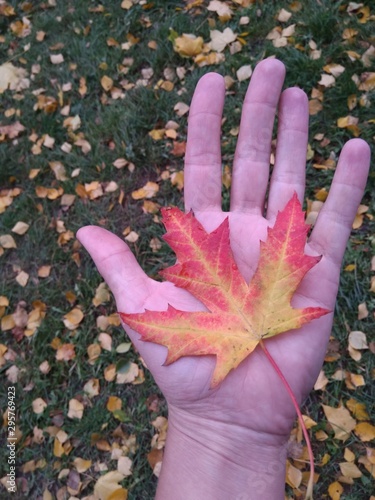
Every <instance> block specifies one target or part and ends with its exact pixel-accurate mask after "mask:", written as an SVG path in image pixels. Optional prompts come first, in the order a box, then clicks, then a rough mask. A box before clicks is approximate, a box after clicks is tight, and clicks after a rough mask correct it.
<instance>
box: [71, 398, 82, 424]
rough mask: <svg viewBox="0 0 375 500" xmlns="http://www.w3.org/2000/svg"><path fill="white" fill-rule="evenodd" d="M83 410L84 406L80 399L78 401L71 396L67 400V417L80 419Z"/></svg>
mask: <svg viewBox="0 0 375 500" xmlns="http://www.w3.org/2000/svg"><path fill="white" fill-rule="evenodd" d="M83 410H84V406H83V404H82V403H81V402H80V401H78V399H75V398H73V399H71V400H70V401H69V411H68V417H69V418H78V419H79V420H81V418H82V417H83Z"/></svg>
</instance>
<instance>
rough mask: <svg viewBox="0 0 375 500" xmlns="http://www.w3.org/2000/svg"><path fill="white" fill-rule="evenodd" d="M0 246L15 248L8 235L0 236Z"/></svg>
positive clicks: (11, 238) (11, 237) (14, 243)
mask: <svg viewBox="0 0 375 500" xmlns="http://www.w3.org/2000/svg"><path fill="white" fill-rule="evenodd" d="M0 246H2V247H3V248H17V245H16V242H15V241H14V238H13V236H11V235H10V234H4V235H3V236H0Z"/></svg>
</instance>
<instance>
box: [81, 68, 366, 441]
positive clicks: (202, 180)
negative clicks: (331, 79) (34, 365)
mask: <svg viewBox="0 0 375 500" xmlns="http://www.w3.org/2000/svg"><path fill="white" fill-rule="evenodd" d="M284 73H285V68H284V66H283V64H282V63H281V62H280V61H277V60H275V59H266V60H264V61H262V62H261V63H259V64H258V66H257V67H256V69H255V71H254V74H253V77H252V80H251V83H250V85H249V89H248V91H247V94H246V98H245V101H244V105H243V109H242V118H241V126H240V132H239V137H238V143H237V148H236V154H235V159H234V165H233V181H232V191H231V209H230V212H228V213H225V212H223V211H222V209H221V153H220V131H221V120H222V111H223V103H224V95H225V87H224V80H223V78H222V77H221V76H220V75H217V74H214V73H210V74H208V75H205V76H204V77H203V78H202V79H201V80H200V82H199V83H198V85H197V88H196V91H195V94H194V97H193V101H192V104H191V107H190V114H189V128H188V143H187V151H186V158H185V191H184V195H185V206H186V209H187V210H189V209H190V208H192V209H193V210H194V213H195V216H196V217H197V219H198V220H199V221H200V222H201V223H202V224H203V226H204V227H205V229H206V230H207V231H212V230H214V229H215V228H217V227H218V225H219V224H220V223H221V222H222V221H223V219H224V218H225V217H227V216H229V224H230V239H231V247H232V250H233V253H234V257H235V260H236V262H237V265H238V267H239V269H240V271H241V272H242V274H243V276H244V277H245V279H246V280H247V281H249V280H250V279H251V276H252V274H253V273H254V271H255V269H256V266H257V262H258V258H259V241H260V240H265V238H266V234H267V227H268V226H269V225H272V224H273V223H274V220H275V217H276V214H277V212H278V210H282V209H283V208H284V206H285V205H286V203H287V201H288V200H289V199H290V198H291V196H292V195H293V193H294V192H296V193H297V195H298V198H299V199H300V201H301V202H303V198H304V186H305V162H306V149H307V139H308V102H307V97H306V95H305V94H304V92H303V91H301V90H300V89H298V88H290V89H287V90H286V91H284V92H282V93H281V89H282V85H283V81H284ZM277 107H278V137H277V149H276V162H275V166H274V169H273V172H272V176H271V180H270V183H269V159H270V151H271V140H272V129H273V123H274V119H275V113H276V109H277ZM369 158H370V153H369V148H368V146H367V144H366V143H365V142H364V141H362V140H360V139H354V140H352V141H349V142H348V143H347V144H346V145H345V146H344V148H343V151H342V153H341V157H340V161H339V164H338V167H337V171H336V173H335V177H334V180H333V183H332V186H331V189H330V192H329V196H328V198H327V201H326V202H325V205H324V207H323V209H322V211H321V213H320V215H319V218H318V220H317V223H316V225H315V227H314V230H313V232H312V234H311V237H310V240H309V242H308V244H307V245H306V250H305V251H306V253H308V254H310V255H322V256H323V257H322V259H321V261H320V262H319V264H317V265H316V266H315V267H314V268H313V269H312V270H311V271H310V272H309V273H308V274H307V275H306V277H305V278H304V280H303V281H302V284H301V286H300V287H299V288H298V290H297V293H296V294H295V296H294V297H293V301H292V304H293V306H295V307H307V306H321V307H324V308H327V309H330V310H332V311H333V309H334V305H335V300H336V293H337V288H338V283H339V274H340V265H341V260H342V256H343V253H344V250H345V246H346V242H347V239H348V236H349V234H350V229H351V224H352V221H353V219H354V216H355V214H356V210H357V207H358V204H359V203H360V200H361V197H362V195H363V189H364V186H365V183H366V178H367V172H368V166H369ZM267 190H269V192H268V201H267V203H265V200H266V192H267ZM78 237H79V239H80V241H81V242H82V243H83V245H84V246H85V247H86V249H87V250H88V251H89V253H90V254H91V256H92V258H93V259H94V261H95V263H96V265H97V267H98V269H99V272H100V273H101V274H102V276H103V277H104V279H105V280H106V281H107V283H108V285H109V286H110V288H111V290H112V292H113V293H114V296H115V299H116V304H117V308H118V310H119V311H122V312H127V313H134V312H142V311H143V310H144V309H149V310H166V309H167V306H168V304H171V305H172V306H174V307H175V308H177V309H181V310H185V311H197V310H201V304H200V303H199V302H198V301H197V300H196V299H195V298H194V297H192V296H191V295H190V294H189V293H188V292H186V291H185V290H182V289H178V288H176V287H175V286H174V285H173V284H171V283H168V282H164V283H159V282H155V281H153V280H151V279H150V278H148V277H147V276H146V275H145V274H144V272H143V271H142V270H141V268H140V267H139V265H138V264H137V262H136V260H135V258H134V256H133V255H132V254H131V252H130V250H129V248H128V247H127V245H126V244H125V243H124V242H123V241H122V240H121V239H120V238H118V237H116V236H115V235H113V234H111V233H109V232H108V231H106V230H104V229H101V228H98V227H94V226H88V227H85V228H82V229H80V231H79V233H78ZM332 317H333V313H331V314H328V315H326V316H324V317H322V318H320V319H318V320H315V321H313V322H311V323H310V324H308V325H306V326H304V327H303V328H301V329H300V330H298V331H297V330H296V331H292V332H288V333H284V334H282V335H280V336H278V337H275V338H273V339H269V340H267V347H268V350H269V351H270V352H271V354H272V356H273V357H274V359H275V360H276V362H277V363H278V365H279V367H280V368H281V370H282V372H283V373H284V375H285V377H286V379H287V380H288V382H289V384H290V385H291V387H292V389H293V391H294V393H295V394H296V397H297V399H298V400H299V401H301V400H302V399H303V398H304V397H305V396H306V395H307V393H308V391H309V390H310V389H311V387H312V385H313V384H314V382H315V380H316V377H317V375H318V373H319V370H320V368H321V365H322V362H323V358H324V353H325V349H326V345H327V342H328V339H329V335H330V331H331V326H332ZM126 330H127V332H128V334H129V336H130V337H131V339H132V341H133V342H134V344H135V346H136V348H137V349H138V350H139V352H140V354H141V355H142V357H143V359H144V360H145V362H146V364H147V365H148V367H149V368H150V370H151V372H152V374H153V375H154V377H155V380H156V382H157V384H158V385H159V387H160V389H161V390H162V392H163V393H164V395H165V397H166V399H167V401H168V405H169V411H170V412H175V413H177V414H179V413H181V414H184V415H191V416H194V417H196V418H201V419H204V420H206V421H207V420H211V421H220V422H223V423H228V424H234V425H237V426H241V427H244V428H249V429H252V430H254V431H255V432H259V433H262V434H267V435H269V436H270V438H271V439H273V438H274V439H275V440H276V441H280V439H281V440H285V437H286V436H287V435H288V432H289V430H290V426H291V424H292V422H293V419H294V416H295V412H294V408H293V406H292V403H291V401H290V399H289V396H288V395H287V393H286V391H285V389H284V388H283V386H282V384H281V382H280V380H279V379H278V377H277V375H276V374H275V373H274V371H273V369H272V367H271V366H270V364H269V361H268V360H267V358H266V357H265V355H264V353H263V352H262V351H261V349H256V350H255V351H254V352H253V353H252V354H251V355H250V356H249V357H248V358H247V359H246V360H244V361H243V362H242V363H241V364H240V365H239V367H238V368H236V369H235V370H233V371H232V372H231V373H230V374H229V375H228V377H227V378H226V379H225V380H224V381H223V382H222V384H221V385H220V386H219V387H218V388H216V389H210V388H209V384H210V379H211V375H212V372H213V369H214V366H215V357H214V356H196V357H193V356H192V357H186V358H182V359H180V360H178V361H176V362H175V363H173V364H171V365H169V366H163V363H164V361H165V358H166V348H165V347H163V346H160V345H157V344H153V343H146V342H142V341H141V340H140V339H139V335H138V334H137V333H136V332H134V331H132V330H131V329H129V328H128V327H126Z"/></svg>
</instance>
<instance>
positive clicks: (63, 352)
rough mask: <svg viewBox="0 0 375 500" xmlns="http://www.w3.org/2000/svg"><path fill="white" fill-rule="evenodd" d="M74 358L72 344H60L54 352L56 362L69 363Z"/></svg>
mask: <svg viewBox="0 0 375 500" xmlns="http://www.w3.org/2000/svg"><path fill="white" fill-rule="evenodd" d="M75 357H76V353H75V347H74V344H69V343H68V344H62V345H60V346H59V347H58V349H57V351H56V359H57V361H70V360H71V359H74V358H75Z"/></svg>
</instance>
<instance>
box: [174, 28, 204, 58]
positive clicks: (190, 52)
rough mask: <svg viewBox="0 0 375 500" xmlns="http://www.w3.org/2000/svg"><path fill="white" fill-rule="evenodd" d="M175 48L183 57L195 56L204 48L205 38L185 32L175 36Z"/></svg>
mask: <svg viewBox="0 0 375 500" xmlns="http://www.w3.org/2000/svg"><path fill="white" fill-rule="evenodd" d="M173 48H174V50H175V51H176V52H177V53H178V54H179V55H180V56H182V57H194V56H196V55H198V54H200V53H201V52H202V50H203V38H202V37H201V36H198V37H197V36H196V35H193V34H186V33H184V34H183V35H181V36H178V37H177V38H175V40H174V42H173Z"/></svg>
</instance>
